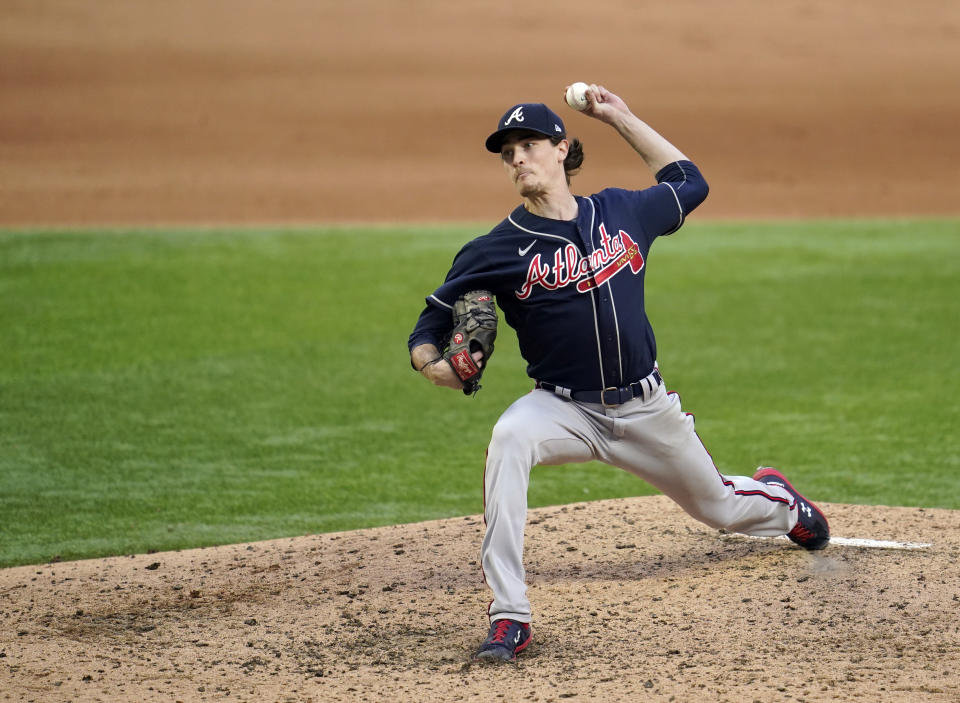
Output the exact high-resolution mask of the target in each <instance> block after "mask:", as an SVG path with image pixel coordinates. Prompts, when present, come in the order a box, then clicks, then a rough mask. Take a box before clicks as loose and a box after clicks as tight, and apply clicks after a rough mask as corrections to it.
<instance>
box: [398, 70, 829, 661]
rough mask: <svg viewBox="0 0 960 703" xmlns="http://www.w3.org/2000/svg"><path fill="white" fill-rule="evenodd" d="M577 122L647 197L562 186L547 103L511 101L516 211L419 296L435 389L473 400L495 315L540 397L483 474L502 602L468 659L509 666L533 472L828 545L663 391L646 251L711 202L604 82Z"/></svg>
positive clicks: (577, 155)
mask: <svg viewBox="0 0 960 703" xmlns="http://www.w3.org/2000/svg"><path fill="white" fill-rule="evenodd" d="M582 95H583V96H585V98H586V100H585V103H584V105H583V110H582V112H583V114H584V115H587V116H589V117H592V118H594V119H597V120H600V121H601V122H603V123H605V124H607V125H609V126H610V127H612V128H613V129H615V130H616V131H617V133H618V134H619V135H620V136H621V137H622V138H623V140H624V141H625V142H626V143H627V145H629V146H630V147H631V148H632V149H633V151H635V152H636V153H637V154H638V155H639V157H640V159H641V160H642V161H643V163H644V164H646V166H647V168H649V170H650V171H651V172H652V173H653V174H654V177H655V179H656V185H653V186H651V187H648V188H645V189H642V190H626V189H622V188H607V189H605V190H601V191H600V192H598V193H594V194H593V195H588V196H579V195H574V194H572V193H571V191H570V177H571V176H572V175H573V174H574V173H575V172H576V171H577V170H578V169H579V168H580V166H581V164H582V163H583V148H582V145H581V143H580V141H579V140H578V139H576V138H570V137H568V136H567V130H566V127H565V126H564V124H563V120H561V119H560V117H559V116H558V115H557V114H556V113H554V112H553V111H552V110H551V109H550V108H548V107H547V106H546V105H543V104H541V103H521V104H519V105H514V106H512V107H510V108H509V109H508V110H507V111H506V112H505V113H504V114H503V117H501V118H500V121H499V122H498V123H497V129H496V131H494V132H493V133H492V134H491V135H490V136H489V137H488V138H487V140H486V148H487V150H489V151H491V152H493V153H494V154H498V155H499V157H500V161H501V167H502V168H503V171H504V173H505V175H506V176H507V178H508V179H509V180H510V182H511V183H512V184H513V185H514V187H515V188H516V190H517V193H518V194H519V196H520V200H521V203H520V205H519V206H518V207H517V208H516V209H515V210H514V211H513V212H511V213H510V214H509V215H508V216H507V218H506V219H505V220H503V221H502V222H501V223H500V224H498V225H497V226H496V227H494V228H493V229H492V230H491V231H490V232H489V233H488V234H486V235H484V236H481V237H478V238H476V239H474V240H473V241H471V242H468V243H467V244H466V245H465V246H464V247H463V248H462V249H461V250H460V252H459V253H458V254H457V256H456V258H455V259H454V261H453V265H452V266H451V268H450V270H449V272H448V273H447V276H446V279H445V280H444V282H443V284H442V285H441V286H440V287H439V288H437V289H436V290H435V291H433V293H431V294H430V295H429V296H427V298H426V303H427V305H426V308H425V309H424V311H423V312H422V313H421V315H420V318H419V320H418V321H417V324H416V327H415V329H414V330H413V333H412V334H411V335H410V339H409V348H410V352H411V363H412V365H413V367H414V369H416V370H418V371H419V372H420V373H421V374H423V375H424V376H425V377H426V378H427V379H429V380H430V381H431V382H432V383H434V384H436V385H438V386H447V387H450V388H454V389H460V390H463V391H464V392H465V393H473V392H476V390H477V388H478V387H479V384H478V381H479V379H480V376H481V375H482V373H483V369H484V367H485V365H486V364H487V363H488V362H489V359H490V354H491V353H492V350H493V339H494V337H495V335H496V326H497V311H496V307H495V306H494V304H493V300H495V301H496V305H497V306H498V307H499V309H500V311H501V312H502V313H503V319H504V320H505V321H506V323H507V324H508V325H509V326H510V327H512V328H513V329H514V330H515V331H516V333H517V338H518V340H519V346H520V352H521V354H522V355H523V358H524V360H525V361H526V362H527V373H528V375H529V376H530V378H531V379H532V380H533V384H534V390H533V391H532V392H531V393H528V394H526V395H524V396H523V397H522V398H520V399H519V400H517V401H516V402H514V403H513V404H512V405H511V406H510V407H509V408H507V410H506V411H505V412H504V413H503V415H501V417H500V419H499V420H498V421H497V423H496V425H495V426H494V428H493V432H492V436H491V439H490V444H489V447H488V451H487V461H486V471H485V474H484V497H485V505H484V517H485V521H486V534H485V536H484V539H483V545H482V547H481V559H482V564H483V574H484V578H485V579H486V582H487V585H488V586H489V587H490V589H491V590H492V592H493V600H492V601H491V603H490V606H489V608H488V616H489V619H490V627H489V631H488V635H487V638H486V640H484V642H483V643H482V644H481V646H480V648H479V650H478V651H477V653H476V655H475V656H476V657H477V658H478V659H482V660H491V661H515V660H516V656H517V654H518V653H519V652H521V651H522V650H524V649H525V648H526V647H527V646H528V645H529V644H530V641H531V628H530V623H531V621H532V610H531V606H530V602H529V601H528V600H527V596H526V585H525V582H524V581H525V572H524V566H523V532H524V526H525V523H526V515H527V486H528V482H529V478H530V470H531V468H532V467H533V466H536V465H538V464H539V465H550V464H565V463H573V462H585V461H590V460H594V459H597V460H600V461H603V462H606V463H607V464H610V465H612V466H617V467H620V468H621V469H624V470H626V471H629V472H631V473H633V474H635V475H637V476H638V477H640V478H642V479H644V480H645V481H648V482H649V483H651V484H652V485H653V486H655V487H656V488H658V489H659V490H660V491H662V492H663V493H664V494H665V495H667V496H669V497H670V498H671V499H673V500H674V501H676V502H677V504H679V505H680V506H681V507H682V508H683V509H684V510H685V511H686V512H687V513H688V514H689V515H690V516H692V517H693V518H694V519H696V520H699V521H700V522H703V523H705V524H707V525H710V526H711V527H715V528H723V529H725V530H728V531H731V532H740V533H744V534H748V535H761V536H776V535H783V534H786V535H788V536H789V537H790V538H791V539H792V540H793V541H794V542H796V543H797V544H800V545H801V546H803V547H805V548H807V549H822V548H823V547H825V546H826V545H827V542H828V541H829V539H830V533H829V527H828V524H827V520H826V518H825V517H824V515H823V513H822V512H821V511H820V510H819V509H818V508H817V507H816V506H815V505H814V504H813V503H811V502H810V501H808V500H807V499H806V498H804V497H803V496H802V495H800V494H799V493H798V492H797V491H796V490H795V489H794V488H793V486H792V485H791V484H790V483H789V482H788V481H787V480H786V479H785V478H784V477H783V475H782V474H780V473H779V472H778V471H776V470H775V469H772V468H761V469H759V470H758V471H757V472H756V473H754V475H753V477H752V478H751V477H747V476H725V475H723V474H721V473H720V472H719V471H718V470H717V468H716V467H715V466H714V464H713V460H712V459H711V457H710V454H709V453H708V452H707V450H706V449H705V448H704V446H703V444H702V443H701V441H700V438H699V437H698V436H697V434H696V432H695V430H694V420H693V417H692V416H691V415H688V414H686V413H684V412H683V411H682V410H681V407H680V398H679V397H678V396H677V395H676V394H674V393H670V392H667V390H666V389H665V386H664V382H663V379H662V378H661V376H660V372H659V369H658V368H657V363H656V359H657V346H656V341H655V338H654V334H653V329H652V328H651V326H650V321H649V320H648V319H647V315H646V312H645V310H644V285H643V284H644V276H645V275H646V270H647V263H648V260H649V253H650V248H651V246H652V245H653V243H654V241H655V240H656V239H657V238H658V237H662V236H666V235H670V234H672V233H674V232H676V231H677V230H678V229H680V227H681V226H682V225H683V223H684V220H685V219H686V217H687V216H688V215H689V214H690V213H691V212H692V211H693V210H694V208H696V207H697V206H698V205H699V204H700V203H701V202H703V200H704V199H705V198H706V197H707V190H708V188H707V183H706V181H705V180H704V178H703V176H702V175H701V174H700V171H699V169H698V168H697V167H696V166H695V165H694V164H693V163H692V162H691V161H690V160H689V159H688V158H687V157H686V156H684V154H683V153H681V152H680V151H679V150H678V149H677V148H676V147H674V146H673V145H672V144H671V143H670V142H668V141H667V140H666V139H665V138H664V137H662V136H661V135H660V134H658V133H657V132H656V131H654V130H653V129H652V128H651V127H650V126H648V125H647V124H646V123H645V122H643V121H642V120H640V119H639V118H638V117H636V116H635V115H634V114H633V113H632V112H631V111H630V109H629V108H628V107H627V105H626V103H625V102H624V101H623V100H622V99H621V98H619V97H618V96H617V95H615V94H613V93H612V92H610V91H609V90H607V89H606V88H604V87H603V86H599V85H595V84H594V85H590V86H589V87H587V88H586V90H585V93H582Z"/></svg>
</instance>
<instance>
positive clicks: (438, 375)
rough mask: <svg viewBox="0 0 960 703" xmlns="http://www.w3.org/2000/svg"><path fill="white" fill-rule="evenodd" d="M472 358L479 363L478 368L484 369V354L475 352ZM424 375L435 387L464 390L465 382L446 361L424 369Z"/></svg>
mask: <svg viewBox="0 0 960 703" xmlns="http://www.w3.org/2000/svg"><path fill="white" fill-rule="evenodd" d="M470 356H472V357H473V360H474V361H476V362H477V366H479V367H480V368H483V352H479V351H475V352H473V353H472V354H471V355H470ZM423 375H424V376H426V377H427V379H428V380H429V381H430V383H432V384H433V385H435V386H445V387H447V388H453V389H455V390H458V391H460V390H463V381H461V380H460V378H459V377H458V376H457V374H456V373H454V371H453V368H452V367H451V366H450V364H449V363H447V362H446V361H443V360H441V361H438V362H437V363H435V364H429V365H428V366H426V367H424V369H423Z"/></svg>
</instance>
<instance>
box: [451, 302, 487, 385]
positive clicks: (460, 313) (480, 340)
mask: <svg viewBox="0 0 960 703" xmlns="http://www.w3.org/2000/svg"><path fill="white" fill-rule="evenodd" d="M496 338H497V306H496V304H495V303H494V302H493V294H492V293H490V291H485V290H474V291H470V292H469V293H465V294H464V295H462V296H460V297H459V298H458V299H457V302H455V303H454V304H453V330H452V331H451V332H450V340H449V343H448V345H447V348H446V350H445V351H444V352H443V358H444V359H446V360H447V361H448V362H449V364H450V366H451V367H453V372H454V373H455V374H457V377H458V378H459V379H460V381H461V382H462V383H463V392H464V394H465V395H473V394H474V393H476V392H477V391H478V390H480V377H481V376H482V375H483V371H484V369H486V368H487V364H488V363H490V357H491V356H493V340H495V339H496ZM475 351H481V352H483V366H479V365H478V364H477V362H476V361H474V359H473V352H475Z"/></svg>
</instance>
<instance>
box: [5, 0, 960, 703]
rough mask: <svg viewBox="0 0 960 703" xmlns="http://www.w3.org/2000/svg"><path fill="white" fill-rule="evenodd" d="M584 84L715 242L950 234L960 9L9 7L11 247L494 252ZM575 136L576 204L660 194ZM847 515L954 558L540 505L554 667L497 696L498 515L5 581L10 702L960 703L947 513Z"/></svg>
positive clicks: (535, 671) (593, 126)
mask: <svg viewBox="0 0 960 703" xmlns="http://www.w3.org/2000/svg"><path fill="white" fill-rule="evenodd" d="M576 80H587V81H597V82H602V83H604V84H606V85H607V86H608V87H610V88H611V89H612V90H614V91H615V92H617V93H619V94H621V95H622V96H623V97H624V98H625V99H626V100H627V101H628V103H629V104H630V105H631V106H632V107H633V108H634V110H635V111H636V112H637V113H638V114H639V115H640V116H641V117H643V118H644V119H646V120H648V121H649V122H650V123H651V124H652V125H653V126H654V127H656V128H657V129H659V130H660V131H662V132H663V133H664V134H665V135H666V136H667V137H668V138H670V139H671V140H673V141H674V142H675V143H676V144H677V145H678V146H680V147H681V148H682V149H683V150H684V151H685V152H686V153H687V154H688V155H689V156H690V157H691V158H692V159H694V160H695V161H696V162H697V163H698V164H699V165H700V166H701V167H702V169H703V171H704V173H705V175H706V176H707V178H708V180H709V181H710V183H711V186H712V191H711V196H710V198H709V199H708V201H707V202H706V203H705V204H704V205H703V207H702V208H701V209H700V211H698V213H697V215H696V216H697V217H702V218H719V217H735V218H756V217H764V218H767V217H774V218H777V217H833V216H869V217H881V216H897V215H957V214H958V213H960V199H958V198H957V183H958V182H960V168H958V159H957V155H958V151H960V150H958V148H957V147H958V138H957V126H958V125H960V90H957V86H958V85H960V4H958V3H956V2H947V1H942V0H916V1H914V2H910V3H902V2H893V0H877V1H873V0H871V1H867V0H851V1H850V2H844V3H837V2H835V1H833V0H830V1H827V0H806V1H796V2H778V3H770V2H759V1H751V0H732V1H731V2H726V3H703V2H695V1H693V0H676V1H674V2H670V3H658V4H653V3H635V2H621V1H620V0H599V1H597V2H590V3H582V2H573V1H572V0H561V1H560V2H552V3H549V4H542V5H539V6H532V5H529V4H526V5H523V6H521V7H515V8H510V7H509V6H508V4H507V3H499V2H493V1H488V2H479V3H433V2H428V1H427V0H410V1H408V2H389V1H387V0H356V1H355V2H349V3H348V2H322V1H321V2H316V1H315V0H289V1H288V2H283V3H274V2H267V1H266V0H261V1H258V0H231V2H217V1H214V0H207V1H204V2H194V1H188V0H170V1H168V2H164V3H147V2H145V1H142V0H137V1H133V2H131V1H129V0H98V1H97V2H85V1H81V0H8V1H7V2H4V3H3V4H2V7H0V103H2V105H3V109H2V110H0V225H2V226H27V227H29V226H40V225H47V224H55V225H62V226H78V225H120V224H124V225H142V224H177V223H185V224H228V225H234V224H238V223H241V224H242V223H271V224H272V223H305V224H315V223H327V222H331V221H385V222H397V221H412V222H426V221H445V220H450V219H455V220H459V221H485V222H493V221H496V220H499V219H500V218H501V217H503V215H504V214H505V213H506V212H507V211H508V210H509V209H510V208H512V207H513V206H514V205H515V196H514V194H513V192H512V190H511V189H510V187H509V185H508V184H507V183H506V181H505V179H504V176H503V174H502V173H501V171H500V167H499V166H498V164H497V161H496V157H493V156H491V155H489V154H487V153H486V152H485V151H484V150H483V147H482V142H483V138H484V137H485V136H486V135H487V134H488V133H489V132H490V131H491V130H492V128H493V122H494V121H495V120H496V118H497V117H498V116H499V115H500V113H501V112H502V111H503V110H504V109H505V108H506V107H507V106H509V105H511V104H513V103H515V102H520V101H525V100H537V101H546V102H548V103H551V104H553V105H554V106H560V105H561V92H562V89H563V87H564V85H566V84H567V83H569V82H572V81H576ZM561 114H563V116H564V118H565V120H566V121H567V125H568V128H569V130H570V132H571V133H572V134H576V135H578V136H580V137H581V138H583V139H584V141H585V143H586V151H587V161H586V164H585V168H584V171H583V173H582V174H581V175H579V176H578V177H577V179H576V180H575V182H574V185H575V190H576V191H577V192H590V191H593V190H596V189H597V188H600V187H603V186H607V185H621V186H637V187H641V186H643V185H646V184H648V183H650V182H651V180H650V176H649V174H647V173H646V172H645V169H643V167H642V165H641V164H640V162H639V160H637V159H635V158H634V157H632V156H631V155H630V154H629V153H625V152H624V148H625V147H624V145H623V144H622V142H621V141H620V140H619V138H618V137H616V135H613V134H611V133H610V131H609V130H608V129H607V128H605V127H603V126H602V125H598V124H597V123H594V122H592V121H589V120H587V119H586V118H584V117H582V116H579V115H577V114H575V113H573V112H572V111H570V110H566V109H565V108H563V109H562V110H561ZM478 233H480V232H478ZM905 236H908V234H906V233H905ZM811 493H812V495H813V497H814V498H815V497H816V493H815V490H811ZM825 508H826V509H827V511H828V514H829V516H830V519H831V522H832V526H833V529H834V532H835V533H836V534H839V535H842V536H847V537H869V538H876V539H897V540H913V541H920V542H930V543H932V545H933V546H932V547H931V548H929V549H926V550H922V551H915V552H909V551H885V550H875V549H857V548H844V547H837V546H831V547H830V548H828V549H827V550H826V551H824V552H822V553H817V554H808V553H806V552H804V551H802V550H799V549H796V548H793V547H792V546H791V545H790V544H787V543H784V542H781V541H752V540H750V541H748V540H738V539H734V538H730V537H725V536H721V535H719V534H718V533H716V532H713V531H710V530H707V529H705V528H703V527H702V526H700V525H698V524H696V523H694V522H693V521H692V520H690V519H689V518H687V517H686V516H684V515H683V514H682V513H680V511H679V510H678V509H676V508H675V507H674V506H673V505H672V504H671V503H669V501H666V500H665V499H663V498H642V499H631V500H624V501H606V502H597V503H591V504H581V505H574V506H567V507H563V508H546V509H541V510H537V511H533V512H532V513H531V516H530V521H529V526H528V530H527V534H528V544H527V557H528V567H529V577H530V595H531V597H532V600H533V603H534V607H535V609H536V614H535V618H536V619H535V624H534V641H533V644H532V645H531V646H530V648H529V649H528V650H527V652H525V653H524V654H523V655H522V658H521V659H520V661H519V663H518V664H517V665H516V666H506V667H499V668H493V667H487V666H484V667H480V666H476V665H474V664H472V663H471V662H470V660H469V654H470V652H471V651H472V650H473V648H474V647H475V646H476V645H477V644H478V642H479V641H480V640H481V639H482V637H483V636H484V634H485V631H486V626H487V624H486V618H485V616H484V609H485V606H486V602H487V599H488V597H489V596H488V592H487V590H486V588H485V587H484V585H483V583H482V581H481V576H480V570H479V566H478V564H477V560H478V551H479V544H480V539H481V533H482V525H481V522H480V520H479V518H478V517H476V516H474V517H468V518H461V519H455V520H446V521H440V522H431V523H423V524H417V525H409V526H399V527H387V528H379V529H372V530H363V531H360V532H354V533H343V534H328V535H319V536H310V537H298V538H294V539H285V540H278V541H274V542H266V543H258V544H252V545H236V546H230V547H220V548H210V549H201V550H193V551H185V552H179V553H164V554H152V555H139V556H132V557H116V558H111V559H104V560H91V561H81V562H71V563H58V564H44V565H38V566H27V567H19V568H14V569H5V570H2V571H0V624H2V627H0V700H9V701H37V702H40V701H43V702H47V701H111V702H114V701H176V700H181V701H195V700H203V701H220V700H245V701H317V702H319V701H329V700H344V701H388V700H389V701H392V700H402V701H408V700H418V701H419V700H424V699H428V700H466V701H470V700H484V701H487V700H489V699H498V700H505V701H514V700H524V701H544V702H546V701H561V700H604V701H618V700H645V701H678V702H682V701H701V700H716V701H730V702H736V703H740V702H742V701H763V702H764V703H766V702H768V701H854V700H857V701H860V700H869V701H931V702H934V701H936V702H939V701H944V702H946V701H956V700H958V699H960V675H958V673H957V662H958V661H960V634H958V623H960V585H958V584H960V566H958V556H960V516H958V514H957V513H956V512H948V511H942V510H918V509H906V508H876V507H864V506H851V505H827V506H825Z"/></svg>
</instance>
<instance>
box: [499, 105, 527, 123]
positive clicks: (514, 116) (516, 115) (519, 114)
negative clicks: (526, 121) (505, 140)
mask: <svg viewBox="0 0 960 703" xmlns="http://www.w3.org/2000/svg"><path fill="white" fill-rule="evenodd" d="M514 120H516V121H517V122H523V108H522V107H518V108H517V109H516V110H514V111H513V112H511V113H510V117H508V118H507V119H506V120H505V121H504V123H503V126H504V127H506V126H507V125H508V124H510V123H511V122H513V121H514Z"/></svg>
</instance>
